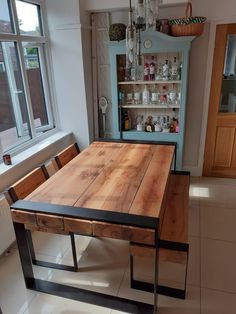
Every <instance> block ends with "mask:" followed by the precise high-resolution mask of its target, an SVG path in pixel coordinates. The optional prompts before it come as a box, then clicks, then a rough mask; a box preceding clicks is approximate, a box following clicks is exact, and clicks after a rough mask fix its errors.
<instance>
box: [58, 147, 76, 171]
mask: <svg viewBox="0 0 236 314" xmlns="http://www.w3.org/2000/svg"><path fill="white" fill-rule="evenodd" d="M79 153H80V150H79V147H78V145H77V143H74V144H72V145H70V146H68V147H67V148H66V149H64V150H63V151H61V152H60V153H59V154H58V155H57V156H55V157H54V161H53V164H54V166H55V167H56V168H57V169H61V168H62V167H64V166H65V165H66V164H67V163H68V162H69V161H71V160H72V159H73V158H75V157H76V156H77V155H78V154H79Z"/></svg>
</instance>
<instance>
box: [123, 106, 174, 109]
mask: <svg viewBox="0 0 236 314" xmlns="http://www.w3.org/2000/svg"><path fill="white" fill-rule="evenodd" d="M122 108H125V109H180V106H171V105H169V106H159V105H147V106H146V105H145V106H144V105H125V106H122Z"/></svg>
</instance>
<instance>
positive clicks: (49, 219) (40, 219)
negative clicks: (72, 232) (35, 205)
mask: <svg viewBox="0 0 236 314" xmlns="http://www.w3.org/2000/svg"><path fill="white" fill-rule="evenodd" d="M36 219H37V225H38V226H39V227H45V228H49V229H50V228H52V229H57V230H64V221H63V217H60V216H56V215H46V214H36Z"/></svg>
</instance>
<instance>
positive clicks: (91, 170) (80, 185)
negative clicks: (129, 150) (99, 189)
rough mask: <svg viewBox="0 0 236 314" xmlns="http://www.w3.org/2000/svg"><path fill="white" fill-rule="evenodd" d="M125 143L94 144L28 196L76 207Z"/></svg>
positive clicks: (35, 199) (29, 198) (32, 199)
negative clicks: (81, 197)
mask: <svg viewBox="0 0 236 314" xmlns="http://www.w3.org/2000/svg"><path fill="white" fill-rule="evenodd" d="M122 146H123V144H118V145H116V146H114V145H113V143H111V144H110V143H97V142H95V143H93V144H91V145H90V146H89V147H88V148H87V149H85V150H84V151H83V152H82V153H80V154H79V155H78V156H77V157H75V158H74V159H72V160H71V161H70V162H69V163H68V164H67V165H65V166H64V167H63V168H62V169H60V171H58V172H57V173H55V174H54V175H53V176H52V177H51V178H50V179H48V180H47V182H45V183H44V184H43V185H42V186H41V187H39V188H38V189H37V190H35V191H34V192H33V193H32V194H30V195H29V196H28V197H27V198H26V199H28V200H31V201H36V202H45V203H52V204H60V205H70V206H73V205H74V204H75V203H76V201H77V200H78V198H79V197H80V196H81V195H82V194H83V192H84V191H85V190H86V189H87V188H88V187H89V186H90V185H91V183H92V182H93V181H94V180H95V178H96V177H97V176H98V175H99V173H100V172H101V171H102V170H103V168H104V167H105V165H106V164H107V163H108V162H109V161H110V160H112V159H114V158H115V156H116V155H117V154H119V151H120V149H121V148H122Z"/></svg>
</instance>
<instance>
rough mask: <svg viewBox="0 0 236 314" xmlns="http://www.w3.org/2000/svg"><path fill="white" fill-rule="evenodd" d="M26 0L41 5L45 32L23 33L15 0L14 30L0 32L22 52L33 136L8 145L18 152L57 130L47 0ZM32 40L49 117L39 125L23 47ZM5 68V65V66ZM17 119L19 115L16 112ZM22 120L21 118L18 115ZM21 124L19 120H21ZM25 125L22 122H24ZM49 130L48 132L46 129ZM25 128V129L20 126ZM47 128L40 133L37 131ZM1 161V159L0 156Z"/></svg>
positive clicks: (12, 6) (12, 10)
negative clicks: (40, 33) (36, 50)
mask: <svg viewBox="0 0 236 314" xmlns="http://www.w3.org/2000/svg"><path fill="white" fill-rule="evenodd" d="M21 1H23V2H26V3H30V4H35V5H39V6H40V16H39V18H40V21H39V22H40V26H41V27H42V35H41V36H31V35H21V34H20V29H19V24H18V19H17V10H16V3H15V0H10V6H9V10H10V15H11V16H12V19H13V21H12V22H13V26H14V33H0V41H3V42H4V41H5V42H8V41H9V42H14V43H16V46H17V53H18V56H19V66H20V70H21V76H22V82H23V88H24V94H25V100H26V106H27V111H28V116H29V129H30V132H28V133H29V135H30V136H31V138H30V139H29V140H26V141H24V143H22V144H21V143H20V142H18V143H17V145H15V146H14V147H12V148H10V147H9V149H8V152H10V153H12V154H15V153H17V152H20V151H22V150H24V149H26V148H28V147H30V146H32V145H34V144H35V143H37V142H39V141H40V140H43V139H44V138H46V137H48V136H50V135H52V134H53V133H55V131H56V119H55V116H54V110H53V106H52V99H53V97H52V96H53V94H52V92H51V90H52V86H51V85H50V83H49V82H50V79H49V78H50V77H51V73H50V72H49V69H50V58H49V47H48V46H49V39H48V28H47V21H46V11H45V1H44V0H21ZM25 42H27V43H29V44H31V45H32V47H35V48H38V56H39V62H40V71H41V77H42V85H43V92H44V99H45V105H46V111H47V118H48V124H47V125H44V126H40V127H36V126H35V123H34V116H33V109H32V102H31V97H30V89H29V83H28V79H27V72H26V68H25V59H24V48H23V43H25ZM5 70H6V67H5ZM15 118H16V119H17V116H15ZM19 120H20V119H19ZM18 124H20V121H19V123H18ZM22 129H23V126H22ZM45 131H47V132H45ZM21 132H23V130H21ZM39 132H45V133H42V134H40V135H38V134H37V133H39ZM0 154H3V149H2V145H1V143H0ZM0 162H1V160H0Z"/></svg>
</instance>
